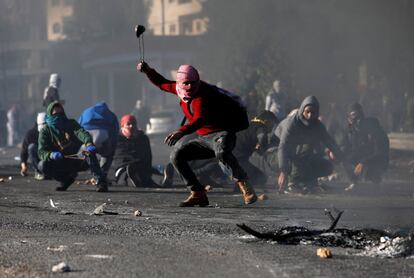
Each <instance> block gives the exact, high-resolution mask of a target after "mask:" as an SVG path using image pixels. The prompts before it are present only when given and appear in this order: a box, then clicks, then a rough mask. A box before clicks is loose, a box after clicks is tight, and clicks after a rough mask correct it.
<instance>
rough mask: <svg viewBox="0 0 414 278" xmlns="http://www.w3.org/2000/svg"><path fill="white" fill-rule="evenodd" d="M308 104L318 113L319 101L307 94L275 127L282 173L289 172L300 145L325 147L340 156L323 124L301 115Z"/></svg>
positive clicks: (317, 147) (314, 147)
mask: <svg viewBox="0 0 414 278" xmlns="http://www.w3.org/2000/svg"><path fill="white" fill-rule="evenodd" d="M308 105H312V106H314V107H315V108H316V110H317V112H318V113H319V101H318V100H317V98H316V97H314V96H308V97H306V98H305V99H304V100H303V102H302V104H301V106H300V108H299V110H298V111H296V113H294V114H293V115H290V116H288V117H287V118H286V119H284V120H283V121H282V122H281V123H280V124H279V126H278V128H277V129H276V135H277V136H278V137H279V139H280V144H279V148H278V160H279V168H280V170H281V171H282V172H284V173H289V172H290V167H291V162H292V159H294V158H295V155H296V149H297V147H298V146H301V145H308V147H310V148H311V149H313V150H320V149H321V147H327V148H328V149H330V150H331V151H332V152H333V153H334V155H335V156H336V157H337V158H339V159H340V158H341V156H342V155H341V152H340V150H339V148H338V146H337V145H336V143H335V141H334V140H333V139H332V137H331V136H330V135H329V134H328V132H327V130H326V128H325V126H324V125H323V124H322V123H321V122H320V121H319V120H317V121H315V122H309V121H307V120H306V119H305V118H304V117H303V116H302V114H303V111H304V109H305V107H306V106H308Z"/></svg>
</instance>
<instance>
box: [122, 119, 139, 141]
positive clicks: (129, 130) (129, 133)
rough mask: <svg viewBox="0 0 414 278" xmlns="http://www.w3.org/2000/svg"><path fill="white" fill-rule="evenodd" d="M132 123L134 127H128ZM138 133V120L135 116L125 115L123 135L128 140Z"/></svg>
mask: <svg viewBox="0 0 414 278" xmlns="http://www.w3.org/2000/svg"><path fill="white" fill-rule="evenodd" d="M127 123H130V124H132V125H127ZM137 132H138V129H137V120H136V118H135V117H134V116H133V115H125V116H123V117H122V118H121V133H122V135H123V136H125V137H126V138H127V139H130V138H132V137H133V136H135V135H136V134H137Z"/></svg>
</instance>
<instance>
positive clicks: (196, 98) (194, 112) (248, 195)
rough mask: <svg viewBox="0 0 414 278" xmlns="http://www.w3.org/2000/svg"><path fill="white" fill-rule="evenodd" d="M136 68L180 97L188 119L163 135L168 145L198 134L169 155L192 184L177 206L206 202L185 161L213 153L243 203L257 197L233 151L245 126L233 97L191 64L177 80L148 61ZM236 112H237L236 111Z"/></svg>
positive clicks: (180, 71)
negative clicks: (236, 187)
mask: <svg viewBox="0 0 414 278" xmlns="http://www.w3.org/2000/svg"><path fill="white" fill-rule="evenodd" d="M137 69H138V70H139V71H141V72H144V73H145V74H146V76H147V77H148V78H149V80H150V81H151V82H152V83H153V84H154V85H156V86H157V87H159V88H160V89H161V90H163V91H165V92H169V93H172V94H175V95H177V96H178V97H179V99H180V107H181V110H182V112H183V113H184V115H185V117H186V119H187V120H188V123H187V124H185V125H183V126H181V127H180V128H179V129H178V130H175V131H173V132H172V133H171V134H169V135H168V136H167V137H166V138H165V143H166V144H168V145H169V146H173V145H175V143H176V142H177V141H178V140H180V139H181V138H182V137H183V136H185V135H188V134H191V133H193V132H196V133H197V134H198V137H197V138H195V139H192V140H190V141H189V142H187V143H185V144H183V145H181V146H179V147H177V148H175V149H174V150H173V151H172V152H171V155H170V159H171V162H172V164H173V165H174V167H175V169H176V170H177V172H178V173H179V174H180V175H181V176H182V178H183V180H184V181H185V183H186V185H187V186H190V187H191V194H190V196H189V197H188V198H187V199H186V200H184V201H183V202H181V203H180V206H183V207H187V206H194V205H199V206H207V205H208V204H209V201H208V198H207V193H206V190H205V189H204V186H203V185H202V184H201V183H200V182H199V180H198V179H197V177H196V175H195V174H194V172H193V170H192V169H191V168H190V166H189V164H188V161H192V160H199V159H209V158H214V157H216V158H217V159H218V160H219V162H220V163H221V164H222V166H223V167H224V168H225V169H226V172H227V173H229V174H230V173H231V176H232V178H233V179H234V180H235V181H236V182H237V184H238V186H239V187H240V190H241V191H242V193H243V198H244V202H245V204H252V203H254V202H255V201H256V200H257V196H256V193H255V191H254V189H253V188H252V187H251V186H250V185H249V184H248V183H247V174H246V172H245V171H244V170H243V169H242V168H241V167H240V165H239V163H238V161H237V159H236V158H235V157H234V155H233V154H232V150H233V148H234V146H235V145H236V132H237V131H239V130H242V129H245V128H247V127H248V120H247V114H246V111H245V110H244V115H245V117H246V119H245V120H246V123H247V125H246V126H243V127H241V126H240V124H241V122H242V121H243V120H244V119H243V116H241V114H240V113H238V112H239V111H240V110H238V108H239V107H240V104H239V103H238V107H236V106H235V105H234V102H235V101H234V100H232V99H231V98H230V97H229V96H227V95H225V93H224V90H222V89H220V88H218V87H216V86H213V85H210V84H208V83H206V82H204V81H201V80H200V77H199V74H198V71H197V70H196V69H195V68H194V67H192V66H190V65H181V66H180V67H179V69H178V72H177V76H176V81H171V80H167V79H165V78H164V77H163V76H161V75H160V74H159V73H157V72H156V71H155V70H154V69H152V68H151V67H149V66H148V64H147V63H145V62H141V63H139V64H138V65H137ZM236 114H238V115H236Z"/></svg>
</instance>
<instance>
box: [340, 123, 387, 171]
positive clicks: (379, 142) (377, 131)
mask: <svg viewBox="0 0 414 278" xmlns="http://www.w3.org/2000/svg"><path fill="white" fill-rule="evenodd" d="M340 145H341V150H342V151H343V152H344V154H345V155H346V156H347V157H348V158H349V159H350V160H351V162H352V163H368V164H370V163H381V164H384V165H388V161H389V150H390V142H389V139H388V136H387V133H386V132H385V131H384V129H383V128H382V127H381V125H380V123H379V121H378V120H377V119H376V118H371V117H362V118H361V119H360V121H359V123H358V124H355V125H349V126H348V128H347V129H346V131H345V135H344V136H343V138H342V140H341V143H340Z"/></svg>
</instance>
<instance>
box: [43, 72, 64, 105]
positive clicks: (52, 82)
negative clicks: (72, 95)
mask: <svg viewBox="0 0 414 278" xmlns="http://www.w3.org/2000/svg"><path fill="white" fill-rule="evenodd" d="M61 82H62V79H61V78H60V76H59V74H57V73H52V74H51V75H50V78H49V86H47V87H46V88H45V92H44V94H43V107H47V106H48V105H49V104H50V103H52V102H54V101H59V102H60V96H59V87H60V83H61Z"/></svg>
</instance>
